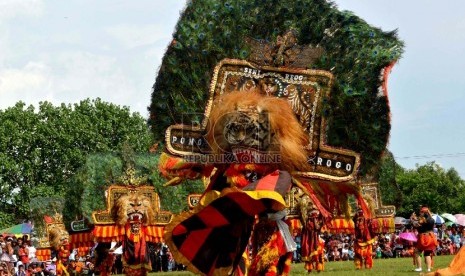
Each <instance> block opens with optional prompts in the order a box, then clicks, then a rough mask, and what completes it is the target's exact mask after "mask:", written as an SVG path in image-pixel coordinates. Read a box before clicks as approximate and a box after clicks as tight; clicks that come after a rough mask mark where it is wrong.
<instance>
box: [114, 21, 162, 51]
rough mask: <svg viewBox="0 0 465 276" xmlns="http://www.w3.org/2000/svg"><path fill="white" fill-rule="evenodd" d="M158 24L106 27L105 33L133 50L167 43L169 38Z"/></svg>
mask: <svg viewBox="0 0 465 276" xmlns="http://www.w3.org/2000/svg"><path fill="white" fill-rule="evenodd" d="M163 27H164V26H162V25H160V24H151V25H128V24H123V25H117V26H112V27H108V28H106V29H105V31H106V32H107V33H108V34H109V35H111V36H112V37H114V38H115V39H117V40H118V41H119V42H120V43H122V45H123V46H124V47H126V48H129V49H131V48H135V47H139V46H145V45H150V44H153V43H155V42H157V41H168V40H169V36H167V35H166V32H164V31H163V30H162V28H163Z"/></svg>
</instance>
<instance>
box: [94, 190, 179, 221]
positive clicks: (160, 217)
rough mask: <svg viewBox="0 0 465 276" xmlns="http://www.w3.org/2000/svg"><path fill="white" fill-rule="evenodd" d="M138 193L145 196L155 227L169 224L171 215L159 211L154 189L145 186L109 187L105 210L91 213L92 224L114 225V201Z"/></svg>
mask: <svg viewBox="0 0 465 276" xmlns="http://www.w3.org/2000/svg"><path fill="white" fill-rule="evenodd" d="M134 191H135V192H138V193H141V194H142V195H144V196H146V197H147V198H148V199H149V200H150V201H151V204H152V207H153V211H154V214H155V218H154V221H155V225H164V224H168V223H169V222H171V219H172V216H173V215H172V214H171V213H170V212H167V211H160V207H159V206H160V198H159V196H158V194H157V193H156V192H155V188H154V187H153V186H149V185H145V186H137V187H134V188H133V187H128V186H126V185H123V184H119V185H111V186H110V187H108V189H107V196H106V205H107V209H106V210H100V211H94V212H92V219H93V221H94V224H98V225H105V224H114V223H115V222H114V220H113V218H112V215H111V210H112V208H113V205H114V204H115V203H116V201H117V200H118V199H119V198H120V197H121V196H124V195H127V194H129V193H130V192H134Z"/></svg>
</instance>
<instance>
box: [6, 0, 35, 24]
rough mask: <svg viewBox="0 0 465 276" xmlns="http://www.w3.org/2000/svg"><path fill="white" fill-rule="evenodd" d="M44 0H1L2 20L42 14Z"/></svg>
mask: <svg viewBox="0 0 465 276" xmlns="http://www.w3.org/2000/svg"><path fill="white" fill-rule="evenodd" d="M43 8H44V3H43V0H0V21H2V20H5V19H10V18H14V17H16V16H22V15H27V16H40V15H41V14H42V13H43Z"/></svg>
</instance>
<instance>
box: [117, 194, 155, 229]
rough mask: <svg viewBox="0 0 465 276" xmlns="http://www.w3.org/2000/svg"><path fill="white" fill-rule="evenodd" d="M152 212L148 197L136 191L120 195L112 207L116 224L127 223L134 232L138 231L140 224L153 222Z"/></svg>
mask: <svg viewBox="0 0 465 276" xmlns="http://www.w3.org/2000/svg"><path fill="white" fill-rule="evenodd" d="M154 214H155V213H154V211H153V208H152V204H151V202H150V199H149V198H147V197H146V196H144V195H142V194H140V193H137V192H135V193H129V194H127V195H123V196H121V197H120V198H119V199H118V200H117V201H116V203H115V205H113V208H112V215H113V219H114V221H115V222H116V224H118V225H126V223H129V224H130V225H131V229H132V231H133V232H134V233H138V232H139V230H140V227H141V225H142V224H145V225H149V224H153V222H154V218H155V215H154Z"/></svg>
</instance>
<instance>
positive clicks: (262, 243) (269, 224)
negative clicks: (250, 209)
mask: <svg viewBox="0 0 465 276" xmlns="http://www.w3.org/2000/svg"><path fill="white" fill-rule="evenodd" d="M286 214H287V212H286V211H285V210H282V211H279V212H275V213H266V214H265V215H264V216H261V217H260V219H259V222H258V223H257V224H256V225H255V227H254V231H253V238H252V245H253V246H254V248H253V249H252V264H251V266H250V268H249V271H248V275H250V276H254V275H267V276H274V275H289V273H290V270H291V263H292V257H293V251H295V250H297V245H296V243H295V241H294V239H293V238H292V236H291V233H290V231H289V225H288V224H287V223H286V222H284V218H285V217H286Z"/></svg>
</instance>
